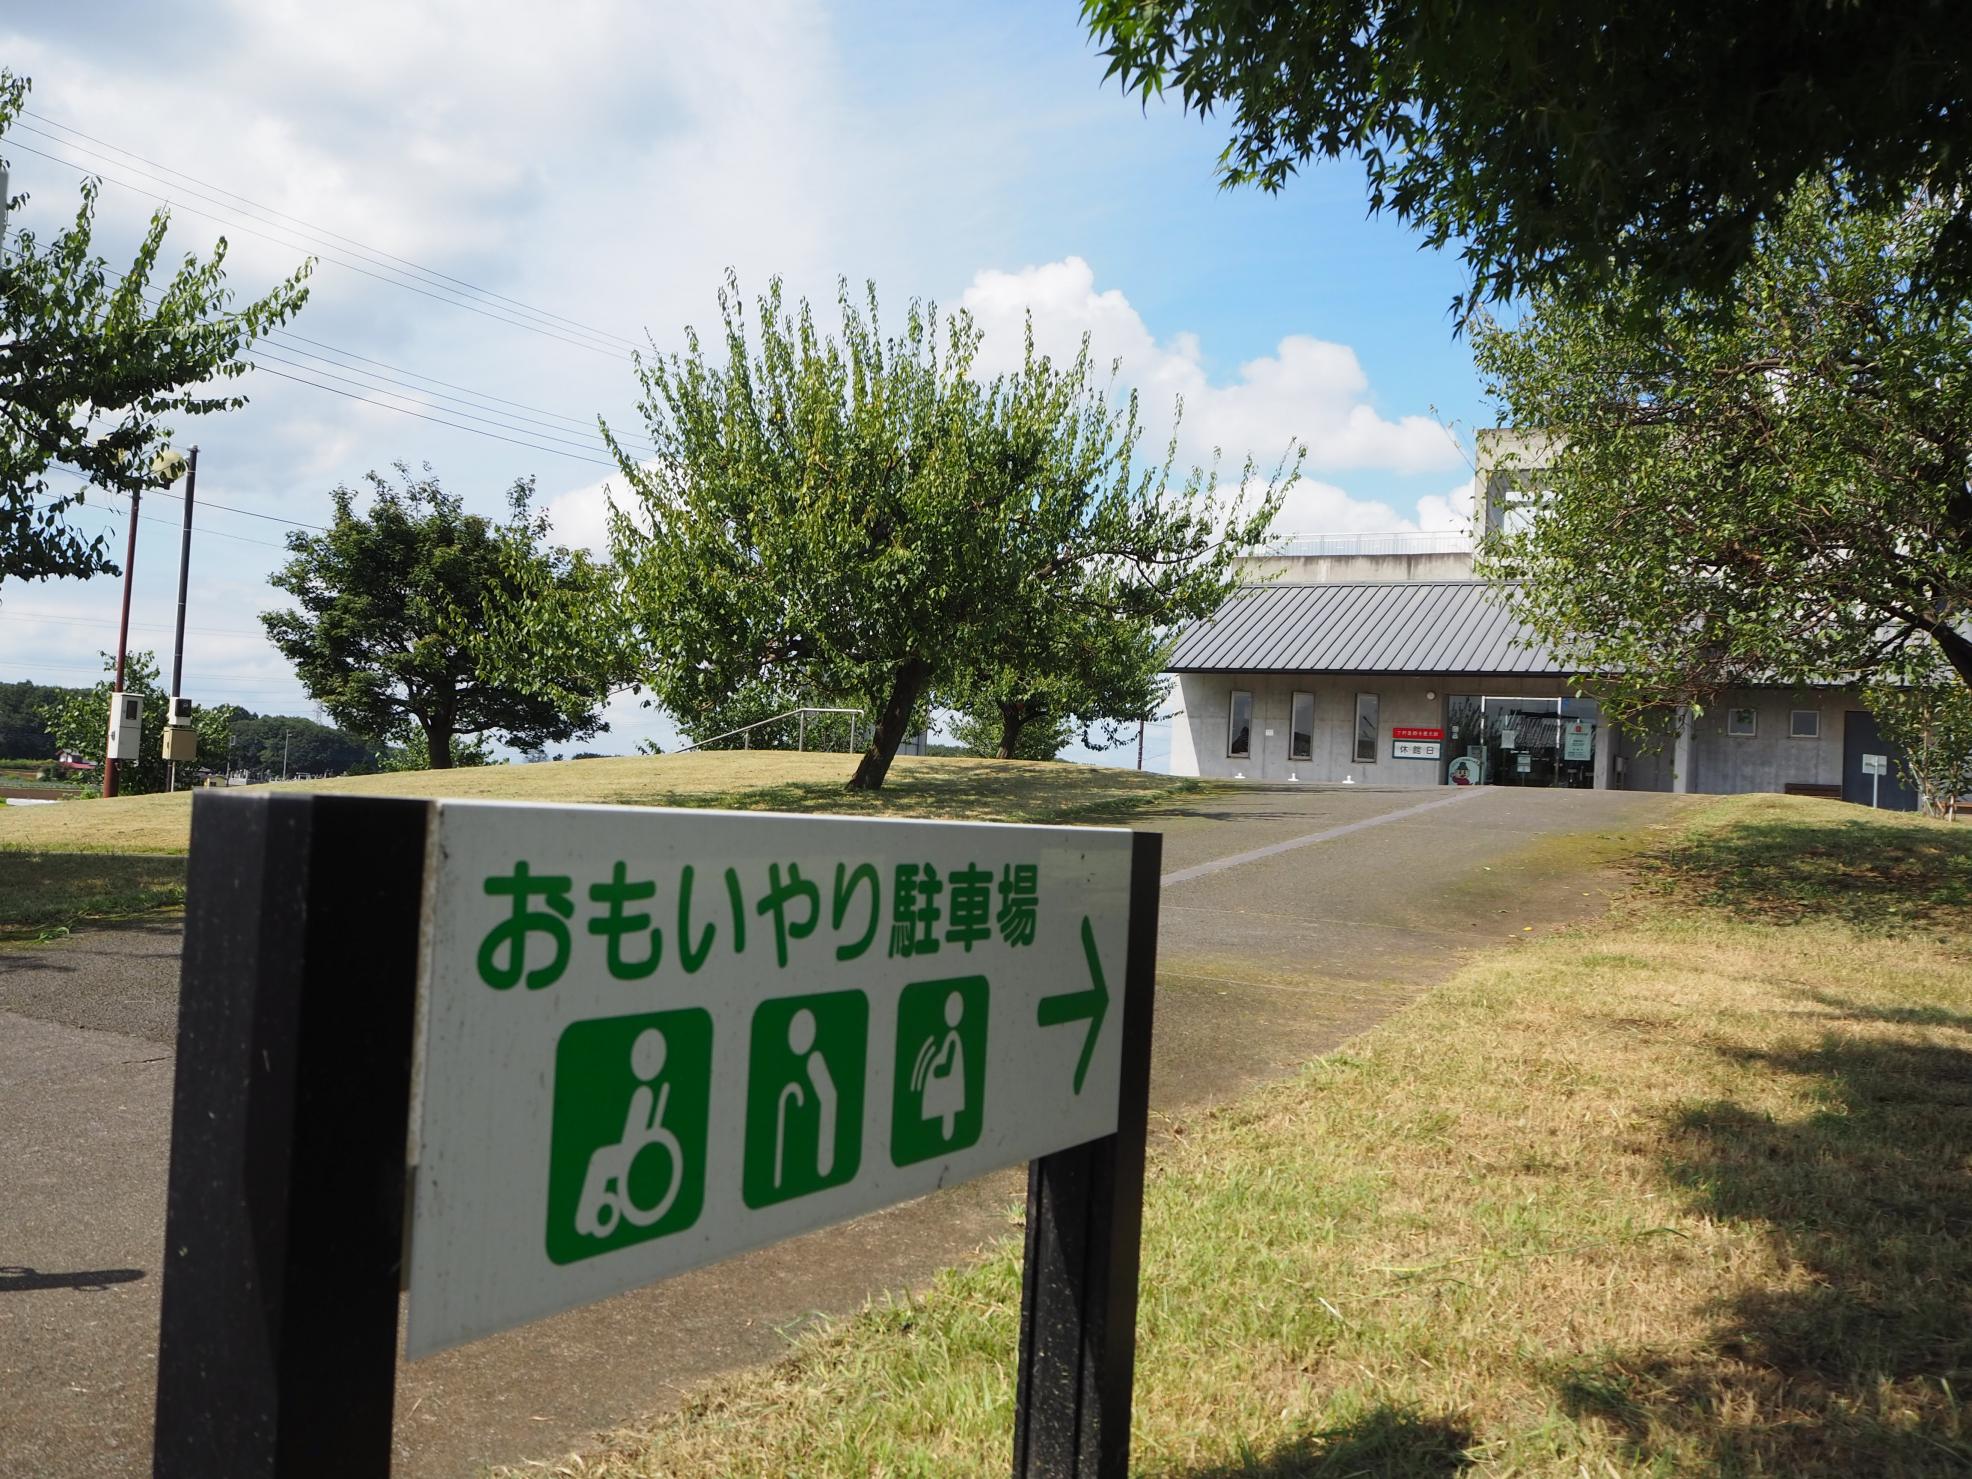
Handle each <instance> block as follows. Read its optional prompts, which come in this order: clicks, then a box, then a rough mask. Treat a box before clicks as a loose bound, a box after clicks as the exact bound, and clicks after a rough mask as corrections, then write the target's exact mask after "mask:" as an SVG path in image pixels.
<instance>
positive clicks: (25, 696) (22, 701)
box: [0, 679, 108, 760]
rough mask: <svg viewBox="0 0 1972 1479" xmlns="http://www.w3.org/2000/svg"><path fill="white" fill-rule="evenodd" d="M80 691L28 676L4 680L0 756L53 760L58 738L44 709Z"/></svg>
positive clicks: (0, 701) (0, 694) (0, 695)
mask: <svg viewBox="0 0 1972 1479" xmlns="http://www.w3.org/2000/svg"><path fill="white" fill-rule="evenodd" d="M78 691H79V690H77V689H73V688H50V687H48V686H46V685H44V684H41V683H30V682H28V681H27V680H25V679H23V680H22V681H20V682H19V683H0V755H4V756H6V757H7V758H8V759H10V760H53V759H54V758H55V738H54V736H53V735H51V734H50V733H49V732H48V720H47V717H46V714H45V712H44V711H45V710H46V709H48V708H49V707H50V706H51V705H53V704H56V703H59V702H60V701H61V700H63V699H65V698H67V697H69V696H70V695H71V694H74V693H76V692H78ZM107 712H108V711H107V710H106V711H105V714H106V715H107Z"/></svg>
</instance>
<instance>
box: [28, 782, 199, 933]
mask: <svg viewBox="0 0 1972 1479" xmlns="http://www.w3.org/2000/svg"><path fill="white" fill-rule="evenodd" d="M23 809H25V808H23ZM184 901H185V860H184V859H183V858H173V857H158V856H155V855H139V856H134V857H133V856H127V855H119V854H115V853H51V852H39V851H22V850H15V849H0V940H48V939H54V938H56V937H58V936H61V935H65V934H67V933H68V932H69V930H70V929H71V928H73V927H74V926H75V925H78V924H82V923H84V922H85V921H89V920H97V919H117V918H122V917H125V916H127V915H131V914H141V913H144V912H145V911H147V910H151V909H159V908H164V907H167V906H170V905H174V904H182V903H183V902H184Z"/></svg>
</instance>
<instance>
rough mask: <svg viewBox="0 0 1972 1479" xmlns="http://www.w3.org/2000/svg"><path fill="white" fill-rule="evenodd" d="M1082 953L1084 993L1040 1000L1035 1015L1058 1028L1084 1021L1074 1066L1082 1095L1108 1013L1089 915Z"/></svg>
mask: <svg viewBox="0 0 1972 1479" xmlns="http://www.w3.org/2000/svg"><path fill="white" fill-rule="evenodd" d="M1082 953H1083V954H1084V955H1087V956H1088V957H1089V980H1090V981H1091V982H1092V983H1093V984H1092V985H1091V986H1090V987H1089V989H1088V990H1087V991H1068V992H1064V993H1062V994H1061V995H1060V996H1044V997H1042V998H1041V1002H1040V1010H1039V1012H1038V1013H1037V1015H1038V1016H1039V1018H1040V1022H1041V1025H1042V1026H1043V1027H1059V1026H1060V1025H1061V1024H1062V1023H1064V1022H1087V1023H1088V1024H1089V1035H1088V1036H1087V1037H1085V1038H1083V1039H1082V1056H1081V1058H1080V1060H1079V1061H1077V1063H1076V1064H1075V1092H1076V1093H1078V1094H1079V1093H1081V1092H1082V1080H1083V1079H1085V1078H1087V1077H1088V1076H1089V1060H1090V1059H1091V1058H1093V1057H1094V1056H1095V1053H1096V1039H1097V1038H1098V1037H1100V1036H1101V1035H1102V1019H1103V1017H1104V1016H1105V1015H1106V1014H1107V1013H1108V1011H1109V988H1108V987H1107V986H1105V985H1104V984H1103V981H1102V961H1101V960H1100V959H1098V958H1097V956H1096V932H1095V931H1094V930H1093V929H1091V928H1090V927H1089V916H1088V915H1086V914H1084V915H1083V916H1082Z"/></svg>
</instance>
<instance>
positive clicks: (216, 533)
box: [37, 371, 306, 554]
mask: <svg viewBox="0 0 1972 1479" xmlns="http://www.w3.org/2000/svg"><path fill="white" fill-rule="evenodd" d="M268 373H269V374H272V373H274V372H273V371H269V372H268ZM96 491H97V492H98V493H101V494H102V495H103V500H104V503H105V505H106V507H105V508H104V509H103V510H102V512H104V513H106V514H108V515H111V516H123V515H126V514H127V512H128V510H125V509H120V508H117V507H116V505H115V504H114V503H111V502H110V500H111V499H113V498H115V497H116V494H115V493H113V492H111V491H110V490H109V489H108V488H98V489H96ZM163 496H164V497H166V498H175V497H177V495H176V494H173V493H166V494H164V495H163ZM37 501H42V500H37ZM216 506H217V505H215V507H216ZM76 509H81V510H82V511H83V512H84V513H90V512H95V510H92V509H91V508H90V507H89V505H88V504H87V503H71V504H70V505H69V506H68V507H67V508H66V509H64V510H63V512H64V513H72V512H74V511H75V510H76ZM229 512H231V510H229ZM137 517H138V519H139V520H140V521H141V522H143V523H146V524H162V525H163V526H164V527H165V528H167V529H177V528H180V527H182V526H181V525H179V524H177V523H176V522H174V521H173V520H171V519H160V518H154V517H153V516H152V515H150V514H138V515H137ZM262 517H271V515H263V516H262ZM283 522H285V520H283ZM304 527H306V526H304ZM105 532H107V533H111V534H114V533H118V532H119V531H118V530H116V529H110V530H107V531H105ZM199 533H201V534H210V535H212V536H213V537H214V538H215V539H232V540H236V541H238V542H239V543H241V544H252V545H258V546H259V547H260V548H261V549H277V550H279V551H280V552H281V553H282V554H287V553H289V551H288V547H287V546H286V545H285V544H270V543H268V542H267V541H266V540H264V539H248V538H247V537H246V535H244V534H229V533H228V532H227V531H226V530H224V529H213V528H210V527H208V526H204V525H201V526H200V528H199Z"/></svg>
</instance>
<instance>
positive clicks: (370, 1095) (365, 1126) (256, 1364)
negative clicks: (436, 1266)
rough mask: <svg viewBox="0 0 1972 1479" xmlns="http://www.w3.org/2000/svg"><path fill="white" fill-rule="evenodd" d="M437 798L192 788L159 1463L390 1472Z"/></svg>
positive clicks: (277, 1471) (287, 1471)
mask: <svg viewBox="0 0 1972 1479" xmlns="http://www.w3.org/2000/svg"><path fill="white" fill-rule="evenodd" d="M427 812H428V807H427V804H426V803H423V802H417V801H405V800H394V799H388V798H376V797H354V796H293V795H269V794H267V793H265V792H262V793H260V794H258V795H250V796H239V795H225V794H220V793H215V792H200V793H198V794H197V795H196V796H194V798H193V800H192V849H191V862H190V872H189V878H188V886H187V889H186V914H185V944H184V956H183V962H184V963H183V974H182V977H181V982H180V987H179V1010H178V1069H177V1082H176V1088H175V1091H174V1094H173V1098H172V1106H171V1172H170V1179H169V1183H168V1186H167V1192H166V1209H165V1243H164V1246H165V1262H164V1291H163V1311H162V1315H161V1320H160V1328H159V1338H158V1378H157V1426H156V1443H155V1449H154V1457H153V1460H152V1464H153V1470H152V1472H153V1474H154V1475H155V1476H156V1479H210V1476H213V1475H219V1474H223V1475H226V1476H228V1479H312V1476H318V1475H319V1476H323V1479H331V1476H333V1479H381V1476H383V1475H386V1474H388V1473H389V1470H390V1432H391V1405H392V1400H393V1398H394V1396H395V1389H396V1353H397V1305H398V1280H399V1272H400V1264H401V1261H402V1258H403V1248H404V1171H405V1166H404V1136H405V1127H406V1124H407V1122H408V1119H409V1114H410V1084H411V1047H412V1011H413V998H414V994H415V989H416V981H417V953H418V918H419V910H420V906H421V899H422V884H423V872H424V837H425V825H426V816H427Z"/></svg>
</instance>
